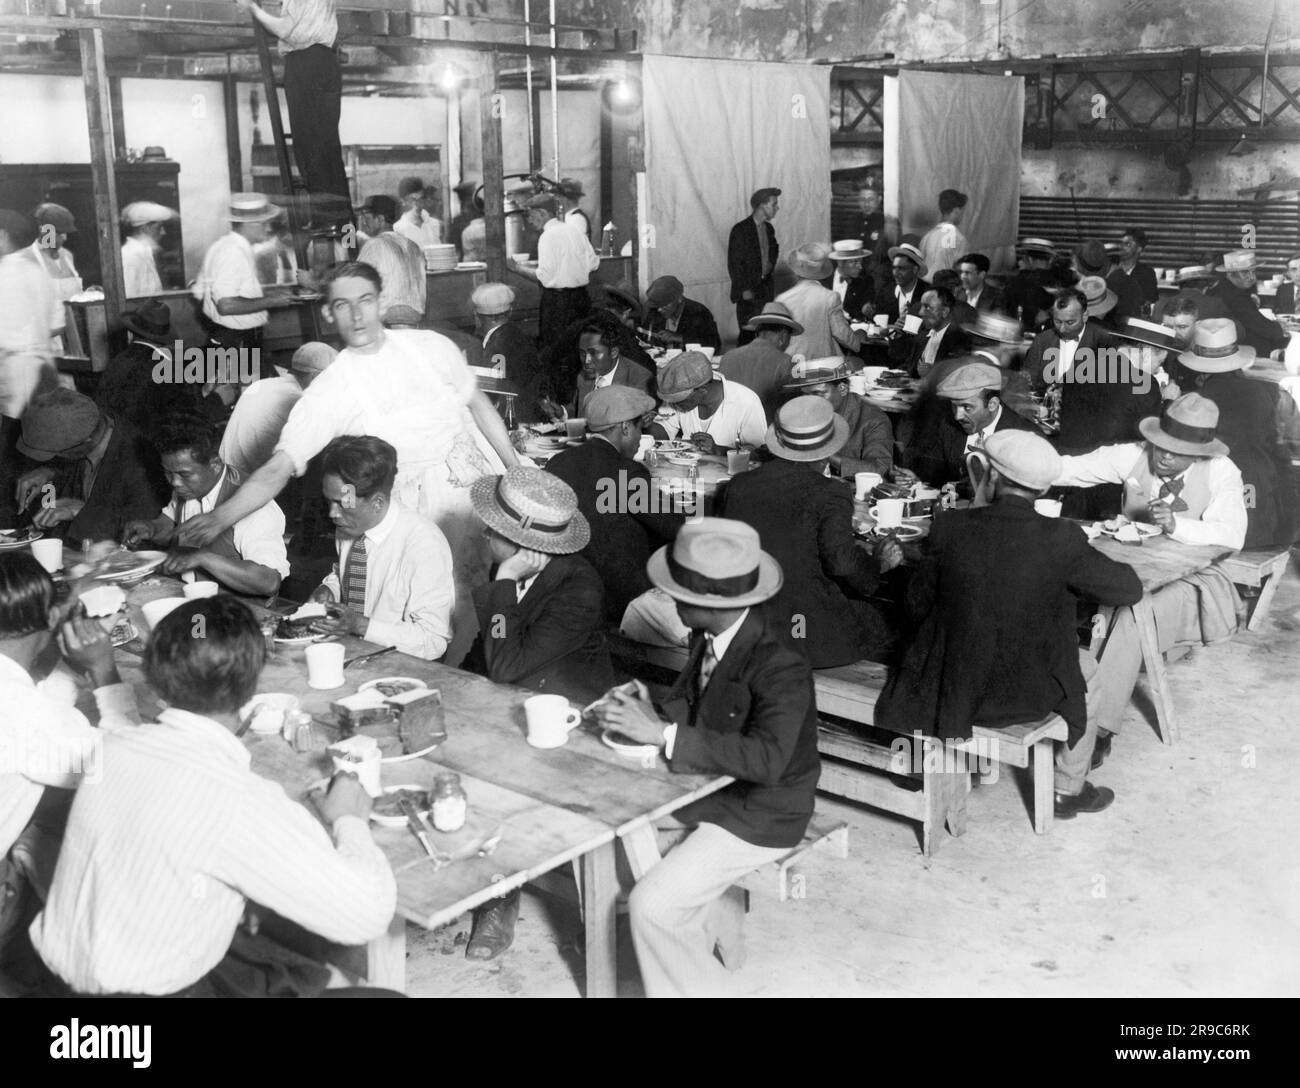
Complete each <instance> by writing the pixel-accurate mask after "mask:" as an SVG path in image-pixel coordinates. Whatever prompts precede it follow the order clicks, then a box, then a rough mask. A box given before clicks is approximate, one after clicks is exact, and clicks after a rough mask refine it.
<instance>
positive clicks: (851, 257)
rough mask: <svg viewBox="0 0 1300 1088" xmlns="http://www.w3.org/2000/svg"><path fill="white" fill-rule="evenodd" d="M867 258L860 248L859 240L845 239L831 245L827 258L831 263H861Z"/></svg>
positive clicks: (864, 251)
mask: <svg viewBox="0 0 1300 1088" xmlns="http://www.w3.org/2000/svg"><path fill="white" fill-rule="evenodd" d="M867 256H868V253H867V251H866V250H865V249H863V248H862V239H860V238H845V239H843V240H841V241H839V242H832V243H831V251H830V253H829V257H830V259H831V260H832V261H861V260H864V259H865V258H866V257H867Z"/></svg>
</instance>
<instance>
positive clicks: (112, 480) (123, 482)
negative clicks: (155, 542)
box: [46, 422, 171, 547]
mask: <svg viewBox="0 0 1300 1088" xmlns="http://www.w3.org/2000/svg"><path fill="white" fill-rule="evenodd" d="M56 472H57V475H56V476H55V478H54V481H53V483H54V488H55V494H56V495H57V497H58V498H61V499H64V498H76V499H82V500H84V502H85V506H83V507H82V508H81V513H79V514H78V515H77V516H76V517H75V518H73V519H72V520H71V521H65V522H63V523H62V524H61V525H57V526H55V528H54V530H53V531H54V533H55V534H56V535H58V536H62V537H63V538H64V539H65V540H70V541H73V542H74V543H75V544H76V545H77V547H80V546H81V541H82V540H84V539H86V538H89V539H91V540H119V539H121V536H122V527H123V526H124V525H125V524H126V523H127V522H128V521H133V520H135V519H136V518H143V519H145V520H146V521H149V520H152V519H153V518H156V517H157V516H158V511H159V509H161V507H162V505H163V503H164V502H165V501H166V499H167V497H168V496H170V494H171V489H170V488H168V487H167V485H166V482H165V481H164V480H163V479H162V468H161V465H159V463H158V454H157V452H156V451H155V450H154V448H153V446H152V445H151V444H150V443H149V442H147V441H146V440H145V439H144V438H143V437H142V436H141V435H140V434H139V432H137V431H136V430H135V429H134V428H133V427H131V426H130V424H127V423H123V422H118V423H115V424H114V426H113V436H112V437H111V438H110V439H109V440H108V448H107V449H106V450H105V451H104V459H103V460H102V461H100V463H99V469H98V470H97V471H96V473H95V482H94V485H93V486H92V487H91V489H90V494H89V495H84V494H82V489H81V478H82V477H81V464H80V462H78V463H77V464H75V465H60V466H59V467H58V469H57V470H56ZM160 482H161V486H162V489H163V494H162V497H161V498H160V497H159V483H160ZM49 531H50V530H46V532H47V533H48V532H49Z"/></svg>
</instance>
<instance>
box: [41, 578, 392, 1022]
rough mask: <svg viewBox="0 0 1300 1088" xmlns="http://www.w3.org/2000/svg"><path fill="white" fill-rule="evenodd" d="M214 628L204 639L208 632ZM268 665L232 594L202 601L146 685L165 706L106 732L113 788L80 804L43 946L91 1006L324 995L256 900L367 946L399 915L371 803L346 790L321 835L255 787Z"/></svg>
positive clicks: (275, 790) (350, 780)
mask: <svg viewBox="0 0 1300 1088" xmlns="http://www.w3.org/2000/svg"><path fill="white" fill-rule="evenodd" d="M200 624H201V625H202V630H203V633H204V637H203V638H194V637H193V632H194V630H195V629H196V628H197V626H198V625H200ZM265 657H266V648H265V642H264V640H263V638H262V633H261V631H260V630H259V629H258V626H257V620H256V619H255V618H254V616H253V614H252V612H251V611H250V610H249V609H248V607H247V606H246V605H244V604H243V603H242V602H240V601H237V600H235V599H234V598H233V597H211V598H208V599H205V600H199V601H187V602H185V604H183V605H181V606H180V607H179V608H177V609H176V610H175V611H174V612H172V613H171V615H169V616H167V617H165V618H164V619H163V620H162V622H160V623H159V624H158V626H157V627H156V628H155V629H154V631H153V634H152V637H151V638H150V641H149V648H148V650H147V651H146V653H145V659H144V673H145V678H146V679H147V680H148V682H149V685H150V686H151V687H152V688H153V690H154V691H155V692H156V693H157V694H158V696H159V698H161V699H162V700H163V702H164V704H165V705H166V707H167V709H166V710H163V711H162V712H161V713H160V714H159V715H158V720H157V721H156V722H154V723H151V724H147V725H141V726H139V727H137V728H134V729H121V730H117V731H116V732H113V733H111V734H109V735H107V736H106V737H105V738H104V746H103V777H102V780H101V781H100V782H98V783H96V784H95V785H94V786H93V787H91V788H87V789H83V790H79V791H78V793H77V796H76V799H75V800H74V801H73V803H72V812H71V815H70V816H69V818H68V827H67V832H66V834H65V835H64V839H63V848H62V851H61V852H60V854H59V862H58V867H57V868H56V870H55V873H54V882H53V884H52V885H51V888H50V895H49V899H48V901H47V902H46V905H45V910H44V911H43V912H42V913H41V914H40V916H39V917H37V919H36V921H35V922H33V923H32V927H31V937H32V944H33V945H34V946H35V948H36V950H37V952H38V953H39V954H40V957H41V959H42V960H44V961H45V964H46V966H48V967H49V968H50V970H52V971H53V972H54V973H55V974H56V975H58V977H59V978H60V979H62V980H63V982H64V983H66V984H67V985H68V986H69V987H70V988H71V989H72V990H74V991H75V992H78V993H85V994H121V995H128V994H139V995H144V994H149V995H175V996H236V995H250V994H253V993H256V994H258V995H268V996H269V995H272V994H278V993H283V992H284V990H283V989H281V988H278V986H277V988H275V989H272V988H271V987H270V985H269V984H270V983H271V982H272V980H274V981H275V982H276V983H277V984H280V985H282V984H283V982H284V980H285V979H286V978H290V979H292V980H293V989H294V991H295V992H298V993H300V994H305V995H311V994H318V993H320V992H321V991H322V990H323V989H324V987H325V985H326V982H327V980H328V978H329V975H330V973H329V971H328V970H327V969H326V968H324V967H320V966H318V965H315V964H312V963H310V961H306V960H304V959H302V958H300V957H297V956H295V955H294V954H293V953H291V952H289V951H288V950H287V949H283V948H280V947H279V946H278V945H275V944H274V943H273V942H271V941H270V940H269V939H268V938H266V937H265V936H250V935H249V934H248V933H246V932H245V931H244V930H242V929H241V928H240V925H239V922H240V917H241V916H242V915H243V913H244V908H245V906H246V904H247V903H248V902H249V901H251V902H253V903H257V904H259V905H261V906H263V907H265V908H267V909H269V910H272V911H275V912H276V913H277V914H279V915H281V916H282V917H284V918H287V919H288V920H289V921H291V922H295V923H297V924H298V925H300V926H302V927H304V928H305V929H307V930H309V931H311V932H313V933H316V934H319V935H320V936H322V937H324V938H325V939H326V940H328V941H334V942H337V943H340V944H349V945H356V944H361V943H363V942H365V941H368V940H371V939H373V938H375V937H377V936H379V935H380V934H382V933H383V932H384V931H385V930H386V928H387V927H388V924H389V921H390V920H391V919H392V917H393V912H394V909H395V907H396V898H397V889H396V882H395V881H394V879H393V872H392V869H390V868H389V865H388V860H387V859H386V858H385V857H384V855H383V853H382V852H381V851H380V849H379V847H378V846H376V845H375V843H374V841H373V839H372V838H371V837H370V830H369V827H368V826H367V823H366V818H367V816H368V815H369V813H370V798H369V796H368V795H367V794H366V792H365V790H363V789H362V788H361V785H360V783H359V782H358V781H357V780H356V778H354V777H351V776H348V775H336V776H335V777H334V780H333V781H332V782H331V783H330V787H329V790H328V792H327V793H326V794H324V796H322V797H321V798H320V799H319V800H318V801H317V802H316V804H317V808H318V809H319V811H320V816H321V820H323V822H324V824H325V826H324V827H322V826H321V820H318V819H317V818H316V816H315V815H313V814H312V813H311V812H309V811H308V810H307V808H305V807H304V806H303V805H301V804H299V803H298V802H296V801H293V800H291V799H290V798H289V797H288V796H287V795H286V794H285V792H284V789H283V788H282V787H281V786H279V785H277V784H276V783H274V782H270V781H268V780H267V779H265V778H262V777H260V776H259V775H257V774H255V773H254V772H253V770H252V768H251V767H250V759H251V756H250V752H249V749H248V748H247V747H245V746H244V745H243V744H242V743H241V742H240V740H239V736H240V735H241V734H242V733H243V731H244V726H243V724H242V723H241V719H240V714H239V708H240V707H241V706H243V705H244V704H245V703H246V702H248V700H249V699H251V698H252V697H253V693H254V692H255V691H256V690H257V682H258V676H259V675H260V673H261V671H262V665H263V663H264V661H265Z"/></svg>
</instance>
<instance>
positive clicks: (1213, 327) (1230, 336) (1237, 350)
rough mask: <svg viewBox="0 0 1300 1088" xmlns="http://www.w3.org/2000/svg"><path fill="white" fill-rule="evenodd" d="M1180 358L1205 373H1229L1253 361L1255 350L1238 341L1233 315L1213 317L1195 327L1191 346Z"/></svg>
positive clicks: (1184, 364) (1185, 364)
mask: <svg viewBox="0 0 1300 1088" xmlns="http://www.w3.org/2000/svg"><path fill="white" fill-rule="evenodd" d="M1178 361H1179V362H1180V363H1182V364H1183V366H1185V367H1187V369H1188V370H1196V371H1199V372H1200V373H1202V374H1226V373H1228V371H1230V370H1245V369H1246V368H1247V367H1248V366H1250V365H1251V364H1253V363H1254V362H1255V349H1254V348H1252V347H1251V346H1250V345H1249V344H1238V343H1237V323H1236V322H1235V321H1233V320H1232V319H1231V318H1227V317H1210V318H1206V319H1205V320H1204V321H1198V322H1197V323H1196V324H1195V325H1194V326H1193V327H1192V346H1191V347H1190V348H1188V349H1187V350H1186V351H1185V352H1183V353H1182V354H1181V355H1179V356H1178Z"/></svg>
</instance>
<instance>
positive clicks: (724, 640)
mask: <svg viewBox="0 0 1300 1088" xmlns="http://www.w3.org/2000/svg"><path fill="white" fill-rule="evenodd" d="M748 617H749V609H748V608H746V609H745V611H743V612H742V613H741V614H740V618H739V619H738V620H736V622H735V623H733V624H732V625H731V626H730V627H728V628H727V629H726V630H725V631H723V632H721V633H720V634H717V635H705V636H704V638H705V641H706V643H707V646H708V648H707V649H706V650H705V651H704V656H703V657H702V658H701V659H700V665H701V667H703V664H704V662H705V661H706V660H707V659H708V655H709V653H710V652H711V653H712V654H713V672H716V671H717V669H718V666H719V665H721V664H722V659H723V658H724V657H726V656H727V650H729V649H730V648H731V644H732V642H733V641H735V638H736V634H737V633H738V632H739V631H740V628H741V625H742V624H743V623H744V622H745V620H746V619H747V618H748ZM710 679H712V675H711V674H710ZM707 686H708V685H707V684H701V685H700V693H701V694H703V693H704V689H705V688H706V687H707ZM676 743H677V724H676V723H675V722H674V723H673V724H672V725H669V726H666V727H665V728H664V755H665V756H666V757H667V758H668V759H672V758H673V745H674V744H676Z"/></svg>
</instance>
